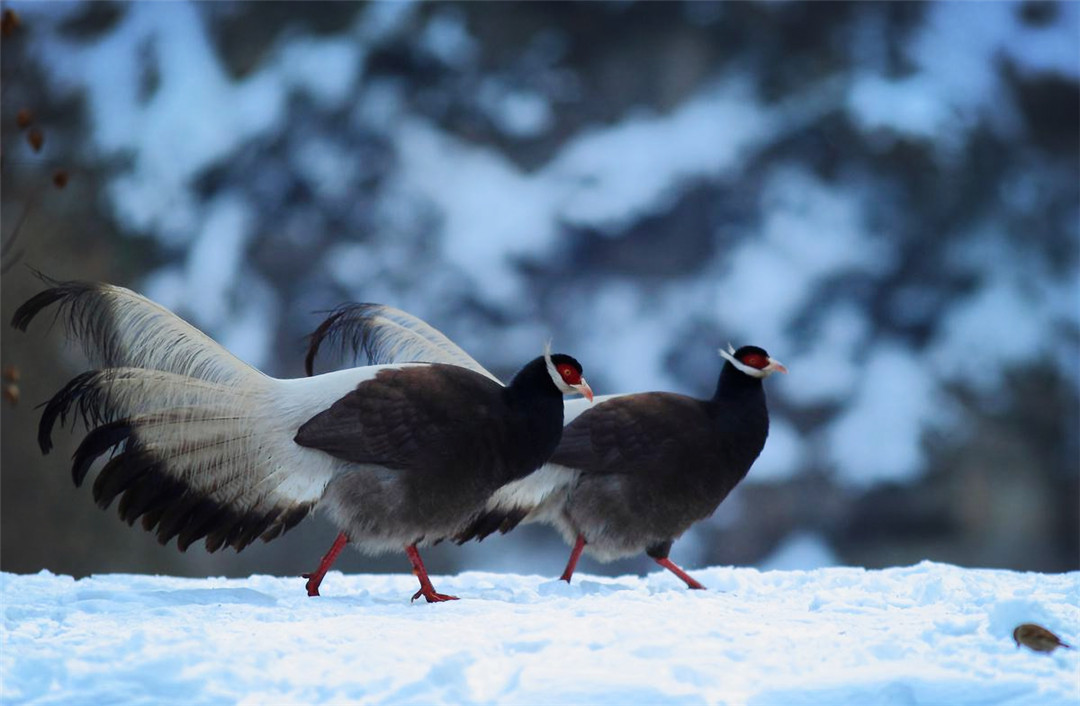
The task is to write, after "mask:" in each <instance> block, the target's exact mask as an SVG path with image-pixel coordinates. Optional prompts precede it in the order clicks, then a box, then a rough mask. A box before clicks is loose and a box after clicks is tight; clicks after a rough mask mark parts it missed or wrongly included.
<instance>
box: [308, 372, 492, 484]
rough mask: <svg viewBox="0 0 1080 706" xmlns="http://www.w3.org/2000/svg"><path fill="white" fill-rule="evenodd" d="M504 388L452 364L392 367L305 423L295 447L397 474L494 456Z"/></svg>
mask: <svg viewBox="0 0 1080 706" xmlns="http://www.w3.org/2000/svg"><path fill="white" fill-rule="evenodd" d="M503 390H504V388H503V387H502V386H501V385H499V384H498V383H496V382H494V381H492V380H490V379H488V378H485V377H483V376H482V375H479V374H477V373H474V372H472V371H470V370H466V369H464V368H459V367H456V366H452V365H432V366H424V367H415V368H412V367H410V368H402V369H391V370H385V371H382V372H380V373H379V374H378V375H377V376H376V377H375V378H373V379H371V380H368V381H365V382H362V383H360V385H358V386H357V388H356V389H355V390H353V391H352V392H350V393H348V394H347V395H345V396H344V397H342V398H341V399H339V400H338V401H337V402H335V403H334V404H333V405H331V406H330V408H329V409H326V410H325V411H323V412H320V413H319V414H316V415H315V416H314V417H312V418H311V419H309V420H308V421H307V422H305V423H304V424H303V425H302V426H301V427H300V429H299V431H298V432H297V434H296V439H295V440H296V443H297V444H300V445H301V446H306V447H309V448H314V449H319V450H321V451H324V452H326V453H328V454H330V455H332V456H335V457H337V458H340V459H343V460H346V461H351V462H353V463H361V464H377V465H380V466H386V467H388V468H393V469H396V470H414V469H422V470H433V469H438V468H445V467H447V466H448V465H453V466H457V465H460V464H461V463H462V461H464V460H466V459H476V462H477V463H482V461H483V459H485V458H491V457H492V456H493V454H492V452H491V449H492V448H498V446H497V444H498V443H500V442H501V441H502V439H501V434H502V432H501V430H502V429H503V426H504V425H503V424H501V422H504V421H505V418H506V416H507V413H508V410H507V408H506V403H505V399H504V393H503Z"/></svg>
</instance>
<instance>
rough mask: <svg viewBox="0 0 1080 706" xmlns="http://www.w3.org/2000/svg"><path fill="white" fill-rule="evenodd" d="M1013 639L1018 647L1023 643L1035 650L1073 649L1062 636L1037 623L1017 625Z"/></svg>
mask: <svg viewBox="0 0 1080 706" xmlns="http://www.w3.org/2000/svg"><path fill="white" fill-rule="evenodd" d="M1013 639H1014V640H1016V646H1017V647H1019V646H1020V645H1023V646H1024V647H1027V648H1028V649H1031V650H1034V651H1035V652H1053V651H1054V650H1056V649H1057V648H1059V647H1064V648H1066V649H1072V646H1071V645H1066V644H1065V643H1064V642H1062V641H1061V638H1060V637H1058V636H1057V635H1055V634H1054V633H1052V632H1050V631H1049V630H1047V629H1046V628H1044V627H1043V626H1042V625H1036V624H1035V623H1024V624H1023V625H1017V626H1016V629H1015V630H1013Z"/></svg>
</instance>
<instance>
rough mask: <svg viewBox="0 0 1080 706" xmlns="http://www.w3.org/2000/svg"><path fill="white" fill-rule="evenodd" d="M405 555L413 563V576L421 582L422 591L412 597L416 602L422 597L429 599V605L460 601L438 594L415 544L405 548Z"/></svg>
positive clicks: (453, 597) (454, 597)
mask: <svg viewBox="0 0 1080 706" xmlns="http://www.w3.org/2000/svg"><path fill="white" fill-rule="evenodd" d="M405 553H406V554H408V555H409V562H410V563H412V568H413V575H414V576H416V578H418V579H419V580H420V590H419V591H417V592H416V593H414V594H413V597H412V599H413V600H414V601H415V600H416V599H417V598H419V597H420V596H423V597H424V598H425V599H427V602H428V603H442V602H443V601H456V600H458V597H457V596H448V595H446V594H445V593H438V592H436V590H435V587H434V586H432V585H431V579H430V578H428V575H427V569H425V568H424V561H423V560H422V559H421V558H420V552H418V551H416V545H415V544H410V545H409V546H407V547H405Z"/></svg>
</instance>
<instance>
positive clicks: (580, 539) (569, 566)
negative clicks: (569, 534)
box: [559, 534, 585, 583]
mask: <svg viewBox="0 0 1080 706" xmlns="http://www.w3.org/2000/svg"><path fill="white" fill-rule="evenodd" d="M584 550H585V535H583V534H579V535H578V536H577V541H576V542H574V550H573V551H572V552H570V561H568V562H566V568H565V569H564V570H563V572H562V576H560V577H559V580H560V581H565V582H567V583H570V577H571V576H573V575H574V569H576V568H577V563H578V559H580V558H581V552H583V551H584Z"/></svg>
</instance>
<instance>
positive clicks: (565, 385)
mask: <svg viewBox="0 0 1080 706" xmlns="http://www.w3.org/2000/svg"><path fill="white" fill-rule="evenodd" d="M544 363H545V364H546V366H547V372H548V375H550V376H551V381H552V382H553V383H555V387H556V388H558V390H559V391H560V392H562V393H563V394H564V395H572V394H574V393H581V394H582V395H584V396H585V398H586V399H588V400H589V401H590V402H592V398H593V391H592V388H591V387H589V383H587V382H585V377H584V376H583V375H582V374H581V372H582V371H581V363H579V362H577V361H576V360H575V359H574V358H572V357H570V356H568V355H565V354H563V353H552V352H551V345H550V344H548V345H547V346H546V347H545V348H544Z"/></svg>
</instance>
